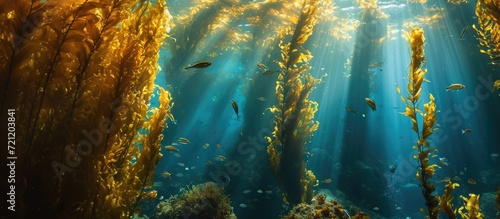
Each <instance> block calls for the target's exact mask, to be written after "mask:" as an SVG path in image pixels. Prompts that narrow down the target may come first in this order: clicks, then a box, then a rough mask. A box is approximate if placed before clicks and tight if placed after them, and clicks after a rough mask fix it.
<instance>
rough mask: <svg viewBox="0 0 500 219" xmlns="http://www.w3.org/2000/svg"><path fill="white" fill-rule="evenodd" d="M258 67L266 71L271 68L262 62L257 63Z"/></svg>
mask: <svg viewBox="0 0 500 219" xmlns="http://www.w3.org/2000/svg"><path fill="white" fill-rule="evenodd" d="M257 67H259V68H260V69H262V70H264V71H267V70H269V68H268V67H267V66H266V65H264V64H262V63H257Z"/></svg>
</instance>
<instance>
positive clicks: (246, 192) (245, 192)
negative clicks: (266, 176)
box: [243, 189, 252, 194]
mask: <svg viewBox="0 0 500 219" xmlns="http://www.w3.org/2000/svg"><path fill="white" fill-rule="evenodd" d="M250 192H252V190H248V189H247V190H245V191H243V194H248V193H250Z"/></svg>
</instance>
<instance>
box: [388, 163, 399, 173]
mask: <svg viewBox="0 0 500 219" xmlns="http://www.w3.org/2000/svg"><path fill="white" fill-rule="evenodd" d="M396 168H398V165H396V164H392V165H391V166H389V172H391V173H394V172H396Z"/></svg>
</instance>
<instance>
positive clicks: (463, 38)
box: [460, 26, 469, 40]
mask: <svg viewBox="0 0 500 219" xmlns="http://www.w3.org/2000/svg"><path fill="white" fill-rule="evenodd" d="M467 32H469V26H465V27H464V28H463V29H462V32H460V40H465V36H466V35H467Z"/></svg>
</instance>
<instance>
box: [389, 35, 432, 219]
mask: <svg viewBox="0 0 500 219" xmlns="http://www.w3.org/2000/svg"><path fill="white" fill-rule="evenodd" d="M408 40H409V43H410V47H411V52H412V55H411V62H410V70H409V74H408V80H409V81H408V85H407V89H408V94H407V96H406V98H405V97H404V96H403V95H402V94H401V89H400V88H399V87H397V88H396V90H397V92H398V93H399V95H400V97H401V100H402V101H403V103H404V104H405V105H406V110H405V112H404V113H403V114H404V115H405V116H407V117H409V118H410V119H411V122H412V127H411V129H412V130H413V131H415V133H416V134H417V136H418V140H417V145H416V146H413V148H414V149H415V150H417V155H415V156H414V158H415V159H417V161H418V162H419V167H418V169H417V174H416V176H417V178H418V180H419V182H420V185H421V188H422V195H423V196H424V198H425V201H426V206H427V211H425V210H424V209H421V210H422V212H424V213H426V214H428V216H429V217H430V218H432V219H435V218H438V208H437V207H438V198H437V195H435V194H433V192H434V191H435V190H436V186H435V185H434V184H433V183H432V182H430V180H429V179H430V178H431V177H432V176H433V175H434V173H435V169H436V168H440V167H439V166H438V165H437V164H432V163H430V162H429V160H430V157H432V155H435V153H437V149H436V148H431V147H430V145H429V143H428V141H427V138H429V136H430V135H432V133H433V131H434V129H433V127H434V125H435V124H436V121H437V119H436V115H435V111H436V104H435V103H434V96H432V94H429V99H430V101H429V102H428V103H426V104H424V110H425V113H423V112H422V111H421V110H419V109H418V107H417V103H418V100H419V99H420V94H421V91H422V82H423V80H424V75H425V74H426V73H427V69H422V68H421V66H422V64H423V62H424V61H425V56H424V49H423V46H424V40H425V37H424V31H423V30H422V29H420V28H414V29H413V30H412V31H411V33H410V34H409V35H408ZM418 114H421V115H422V116H423V125H422V130H420V128H419V124H418V121H417V115H418Z"/></svg>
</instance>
